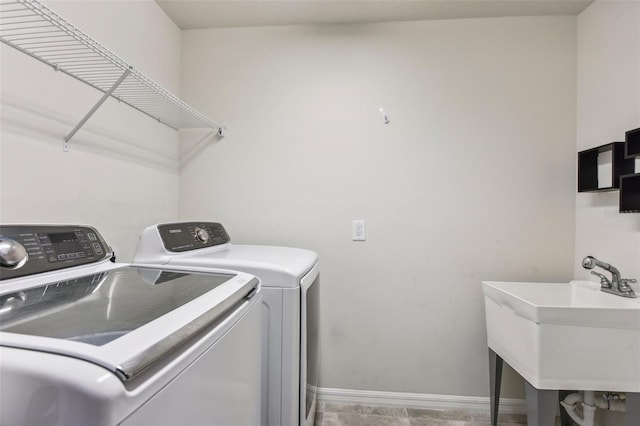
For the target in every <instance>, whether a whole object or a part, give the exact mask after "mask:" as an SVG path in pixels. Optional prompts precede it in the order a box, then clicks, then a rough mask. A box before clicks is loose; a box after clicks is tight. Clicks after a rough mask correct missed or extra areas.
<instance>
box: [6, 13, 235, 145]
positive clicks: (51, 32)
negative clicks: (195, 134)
mask: <svg viewBox="0 0 640 426" xmlns="http://www.w3.org/2000/svg"><path fill="white" fill-rule="evenodd" d="M0 41H2V42H3V43H5V44H7V45H9V46H11V47H14V48H16V49H18V50H19V51H21V52H23V53H25V54H27V55H29V56H31V57H33V58H35V59H37V60H39V61H42V62H44V63H45V64H47V65H49V66H51V67H52V68H53V69H54V70H56V71H59V72H62V73H65V74H67V75H69V76H70V77H73V78H75V79H77V80H80V81H82V82H83V83H85V84H87V85H89V86H91V87H93V88H95V89H97V90H99V91H100V92H102V93H103V96H102V99H100V101H99V102H98V103H97V104H96V105H95V106H94V107H93V109H92V110H91V111H89V113H88V114H87V115H86V116H85V117H84V118H83V119H82V121H81V122H80V123H79V124H78V125H77V126H76V128H74V129H73V130H72V131H71V132H70V133H69V134H68V135H67V136H66V137H65V149H66V148H67V146H66V142H68V141H69V139H71V137H73V135H74V134H75V133H76V132H77V131H78V130H79V129H80V128H81V127H82V126H83V125H84V123H85V122H86V121H87V120H88V119H89V117H91V115H92V114H93V113H94V112H95V111H96V110H97V109H98V108H99V107H100V105H101V104H102V103H103V102H104V101H105V100H106V99H108V98H109V97H110V96H111V97H113V98H115V99H117V100H118V101H120V102H123V103H125V104H127V105H129V106H130V107H132V108H135V109H137V110H138V111H140V112H142V113H144V114H146V115H148V116H150V117H152V118H153V119H155V120H157V121H158V122H160V123H162V124H164V125H166V126H169V127H171V128H172V129H175V130H178V129H184V128H210V129H213V130H215V131H216V132H217V133H218V134H219V135H220V136H223V132H224V128H223V127H222V126H219V125H218V124H216V123H214V122H213V121H211V120H209V119H208V118H207V117H205V116H204V115H203V114H201V113H200V112H198V111H196V110H195V109H193V108H192V107H191V106H189V105H187V104H186V103H185V102H183V101H182V100H180V99H179V98H177V97H176V96H175V95H174V94H172V93H171V92H169V91H168V90H167V89H165V88H163V87H162V86H160V85H159V84H157V83H155V82H154V81H153V80H151V79H150V78H149V77H147V76H146V75H144V74H143V73H141V72H140V71H138V70H137V69H135V68H133V67H132V66H131V65H129V64H128V63H126V62H125V61H124V60H123V59H121V58H120V57H118V56H117V55H116V54H114V53H112V52H111V51H109V50H108V49H106V48H105V47H104V46H102V45H101V44H100V43H98V42H97V41H95V40H94V39H92V38H91V37H89V36H88V35H87V34H85V33H84V32H82V31H81V30H79V29H78V28H77V27H75V26H74V25H73V24H71V23H70V22H68V21H67V20H65V19H64V18H62V17H61V16H60V15H58V14H56V13H55V12H54V11H52V10H51V9H49V8H48V7H46V6H45V5H43V4H41V3H40V2H38V1H36V0H0Z"/></svg>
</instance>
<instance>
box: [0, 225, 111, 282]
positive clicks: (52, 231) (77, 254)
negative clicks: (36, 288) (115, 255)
mask: <svg viewBox="0 0 640 426" xmlns="http://www.w3.org/2000/svg"><path fill="white" fill-rule="evenodd" d="M111 255H112V253H111V249H110V248H109V246H108V245H107V244H106V242H105V241H104V239H103V238H102V236H101V235H100V234H99V233H98V231H97V230H96V229H95V228H92V227H90V226H79V225H0V279H2V280H5V279H9V278H16V277H22V276H25V275H32V274H38V273H41V272H49V271H54V270H57V269H63V268H69V267H73V266H78V265H84V264H87V263H93V262H99V261H101V260H103V259H108V258H110V257H111Z"/></svg>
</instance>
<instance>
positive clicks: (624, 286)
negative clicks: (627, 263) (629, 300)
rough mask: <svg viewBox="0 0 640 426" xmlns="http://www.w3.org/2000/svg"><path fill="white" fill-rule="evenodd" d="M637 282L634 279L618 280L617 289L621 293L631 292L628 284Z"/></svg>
mask: <svg viewBox="0 0 640 426" xmlns="http://www.w3.org/2000/svg"><path fill="white" fill-rule="evenodd" d="M637 282H638V281H636V280H635V279H634V278H624V279H621V280H620V284H619V285H618V288H619V289H620V290H621V291H631V292H633V290H632V289H631V286H630V285H629V284H635V283H637Z"/></svg>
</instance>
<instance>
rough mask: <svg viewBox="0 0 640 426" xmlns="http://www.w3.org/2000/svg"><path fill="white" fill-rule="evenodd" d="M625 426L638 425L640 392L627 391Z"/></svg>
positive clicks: (639, 418)
mask: <svg viewBox="0 0 640 426" xmlns="http://www.w3.org/2000/svg"><path fill="white" fill-rule="evenodd" d="M624 424H625V426H637V425H640V392H627V413H626V414H625V423H624Z"/></svg>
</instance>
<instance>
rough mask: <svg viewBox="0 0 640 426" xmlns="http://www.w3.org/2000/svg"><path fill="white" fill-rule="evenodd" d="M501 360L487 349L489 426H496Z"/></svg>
mask: <svg viewBox="0 0 640 426" xmlns="http://www.w3.org/2000/svg"><path fill="white" fill-rule="evenodd" d="M502 363H503V361H502V358H500V356H498V354H497V353H495V352H494V351H492V350H491V348H489V389H490V394H489V400H490V402H491V426H497V425H498V406H499V405H500V385H501V384H502Z"/></svg>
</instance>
